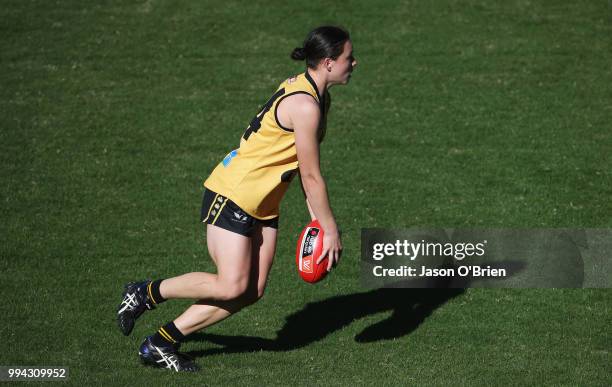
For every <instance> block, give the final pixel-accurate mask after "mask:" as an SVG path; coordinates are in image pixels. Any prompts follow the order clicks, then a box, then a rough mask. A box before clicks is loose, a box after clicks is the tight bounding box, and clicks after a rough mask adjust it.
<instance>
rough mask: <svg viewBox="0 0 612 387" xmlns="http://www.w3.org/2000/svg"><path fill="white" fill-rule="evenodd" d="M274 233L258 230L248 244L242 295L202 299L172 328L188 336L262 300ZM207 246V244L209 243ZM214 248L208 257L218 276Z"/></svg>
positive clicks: (220, 257) (219, 264) (219, 261)
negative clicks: (244, 284)
mask: <svg viewBox="0 0 612 387" xmlns="http://www.w3.org/2000/svg"><path fill="white" fill-rule="evenodd" d="M276 234H277V230H276V229H274V228H271V227H263V228H262V227H261V226H259V227H258V228H257V229H256V230H255V232H254V235H253V237H252V238H251V240H252V248H251V252H252V255H251V257H250V262H251V265H250V270H249V274H248V277H249V280H248V287H247V288H246V289H245V291H244V292H243V293H242V294H241V295H240V296H239V297H236V298H234V299H225V300H210V299H208V300H207V299H202V300H199V301H198V302H197V303H195V304H194V305H192V306H191V307H189V308H188V309H187V310H186V311H185V312H184V313H183V314H182V315H181V316H179V317H178V318H177V319H176V320H174V324H175V325H176V327H177V328H178V329H179V330H180V331H181V332H182V333H183V334H184V335H188V334H190V333H192V332H195V331H198V330H200V329H203V328H205V327H208V326H210V325H212V324H215V323H217V322H219V321H221V320H223V319H225V318H227V317H228V316H230V315H231V314H233V313H236V312H238V311H239V310H240V309H242V308H244V307H245V306H247V305H250V304H252V303H254V302H256V301H257V300H258V299H260V298H261V297H262V296H263V292H264V289H265V286H266V282H267V279H268V274H269V272H270V268H271V267H272V262H273V259H274V253H275V250H276ZM209 243H210V241H209ZM216 247H218V244H216V242H212V244H209V250H210V253H211V257H213V260H214V261H215V263H216V264H217V267H218V268H219V272H220V273H221V270H222V267H226V266H227V265H226V263H225V262H223V261H224V260H225V255H217V254H216V253H217V252H218V250H217V249H216Z"/></svg>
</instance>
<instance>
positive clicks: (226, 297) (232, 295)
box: [218, 281, 247, 301]
mask: <svg viewBox="0 0 612 387" xmlns="http://www.w3.org/2000/svg"><path fill="white" fill-rule="evenodd" d="M246 291H247V283H246V282H245V281H232V282H229V283H225V284H223V286H222V287H221V289H220V291H219V295H218V298H219V300H221V301H233V300H237V299H240V298H243V297H244V294H245V293H246Z"/></svg>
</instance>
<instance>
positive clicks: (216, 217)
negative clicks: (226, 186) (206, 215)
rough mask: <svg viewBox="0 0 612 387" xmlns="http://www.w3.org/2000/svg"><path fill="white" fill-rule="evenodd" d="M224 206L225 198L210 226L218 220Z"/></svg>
mask: <svg viewBox="0 0 612 387" xmlns="http://www.w3.org/2000/svg"><path fill="white" fill-rule="evenodd" d="M226 204H227V198H225V201H224V202H223V204H221V207H219V210H218V211H217V216H215V219H213V221H212V223H211V224H215V222H216V221H217V219H219V215H221V211H223V207H225V205H226Z"/></svg>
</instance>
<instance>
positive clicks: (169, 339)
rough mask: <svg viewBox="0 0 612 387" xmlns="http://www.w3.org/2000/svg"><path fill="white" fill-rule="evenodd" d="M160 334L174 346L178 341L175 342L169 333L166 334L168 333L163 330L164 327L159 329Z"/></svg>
mask: <svg viewBox="0 0 612 387" xmlns="http://www.w3.org/2000/svg"><path fill="white" fill-rule="evenodd" d="M159 334H160V335H162V336H164V339H166V340H168V341H170V342H172V343H173V344H174V343H176V340H174V339H173V338H172V336H170V335H169V334H168V332H166V331H165V330H164V328H163V327H161V328H159Z"/></svg>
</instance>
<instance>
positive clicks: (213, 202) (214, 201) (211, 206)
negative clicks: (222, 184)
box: [202, 194, 219, 223]
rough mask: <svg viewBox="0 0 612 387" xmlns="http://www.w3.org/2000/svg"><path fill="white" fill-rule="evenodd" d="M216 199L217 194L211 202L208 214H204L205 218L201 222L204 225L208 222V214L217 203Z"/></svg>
mask: <svg viewBox="0 0 612 387" xmlns="http://www.w3.org/2000/svg"><path fill="white" fill-rule="evenodd" d="M218 197H219V194H216V195H215V198H214V199H213V201H212V204H211V205H210V207H209V208H208V214H206V218H205V219H204V220H203V221H202V223H206V221H207V220H208V217H209V216H210V212H211V211H212V209H213V207H214V206H215V203H216V202H217V198H218Z"/></svg>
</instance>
